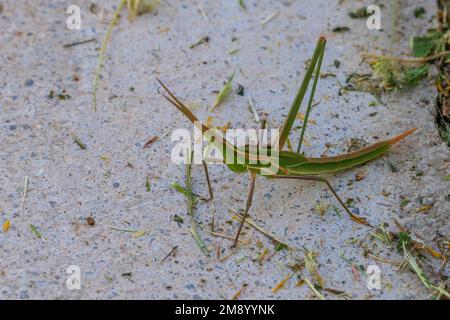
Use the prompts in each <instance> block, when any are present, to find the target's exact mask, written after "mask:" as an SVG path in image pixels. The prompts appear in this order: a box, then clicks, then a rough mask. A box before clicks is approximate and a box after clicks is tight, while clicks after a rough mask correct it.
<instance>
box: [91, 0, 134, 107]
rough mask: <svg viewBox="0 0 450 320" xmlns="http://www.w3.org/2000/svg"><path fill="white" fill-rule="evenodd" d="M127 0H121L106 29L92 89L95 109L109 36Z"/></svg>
mask: <svg viewBox="0 0 450 320" xmlns="http://www.w3.org/2000/svg"><path fill="white" fill-rule="evenodd" d="M125 2H126V0H121V1H120V4H119V6H118V7H117V10H116V11H115V12H114V16H113V18H112V20H111V23H110V24H109V26H108V30H107V31H106V34H105V38H104V39H103V42H102V47H101V48H100V54H99V57H98V62H97V68H96V70H95V79H94V88H93V90H92V102H93V104H94V111H97V87H98V81H99V79H100V73H101V72H102V70H103V62H104V60H105V52H106V46H107V44H108V42H109V38H110V37H111V32H112V30H113V28H114V26H115V25H116V23H117V21H118V20H119V16H120V12H121V11H122V8H123V6H124V5H125Z"/></svg>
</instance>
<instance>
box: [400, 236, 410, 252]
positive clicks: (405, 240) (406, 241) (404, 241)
mask: <svg viewBox="0 0 450 320" xmlns="http://www.w3.org/2000/svg"><path fill="white" fill-rule="evenodd" d="M398 237H399V239H398V244H397V250H398V251H399V252H401V251H402V250H403V247H405V248H407V249H408V248H409V247H410V246H411V241H412V240H411V236H410V235H409V234H407V233H406V232H400V234H399V235H398Z"/></svg>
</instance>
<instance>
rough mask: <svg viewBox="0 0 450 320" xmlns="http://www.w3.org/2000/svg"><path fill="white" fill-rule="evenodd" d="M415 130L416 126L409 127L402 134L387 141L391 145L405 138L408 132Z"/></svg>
mask: <svg viewBox="0 0 450 320" xmlns="http://www.w3.org/2000/svg"><path fill="white" fill-rule="evenodd" d="M416 130H417V128H412V129H409V130H407V131H405V132H403V133H402V134H399V135H398V136H396V137H394V138H392V139H391V140H389V141H388V142H389V144H390V145H391V146H392V145H394V144H396V143H397V142H399V141H400V140H403V139H404V138H406V137H407V136H409V135H410V134H412V133H413V132H414V131H416Z"/></svg>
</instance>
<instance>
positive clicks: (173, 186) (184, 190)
mask: <svg viewBox="0 0 450 320" xmlns="http://www.w3.org/2000/svg"><path fill="white" fill-rule="evenodd" d="M170 186H171V187H172V188H174V189H175V190H177V191H178V192H179V193H181V194H183V195H184V196H185V197H188V195H189V193H188V191H187V190H186V188H184V187H182V186H180V185H179V184H178V183H176V182H174V183H172V184H171V185H170Z"/></svg>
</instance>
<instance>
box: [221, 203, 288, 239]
mask: <svg viewBox="0 0 450 320" xmlns="http://www.w3.org/2000/svg"><path fill="white" fill-rule="evenodd" d="M229 210H230V211H232V212H233V210H231V209H229ZM242 218H243V217H242V215H241V214H239V213H238V214H237V215H234V216H232V219H234V220H236V221H238V222H241V221H242ZM245 223H246V224H248V225H249V226H252V227H253V228H255V229H256V230H258V231H259V232H261V233H262V234H264V235H265V236H266V237H269V238H271V239H273V240H275V241H276V242H279V243H282V244H284V245H285V246H286V247H288V248H290V246H289V245H288V244H287V243H286V242H284V241H282V240H280V239H278V238H277V237H276V236H275V235H273V234H271V233H270V232H268V231H266V230H264V229H263V228H262V227H260V226H258V225H257V224H256V222H255V221H253V220H252V219H251V218H250V217H247V219H245Z"/></svg>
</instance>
